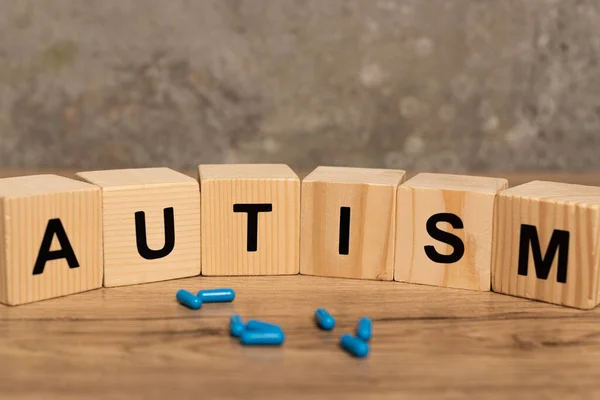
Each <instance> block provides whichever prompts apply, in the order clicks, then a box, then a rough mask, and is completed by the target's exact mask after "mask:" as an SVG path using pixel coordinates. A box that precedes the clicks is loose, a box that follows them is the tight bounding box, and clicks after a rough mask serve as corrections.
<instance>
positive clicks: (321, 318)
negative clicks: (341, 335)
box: [315, 308, 335, 331]
mask: <svg viewBox="0 0 600 400" xmlns="http://www.w3.org/2000/svg"><path fill="white" fill-rule="evenodd" d="M315 320H316V321H317V325H319V327H320V328H321V329H324V330H326V331H330V330H332V329H333V327H334V326H335V319H334V318H333V317H332V316H331V314H329V313H328V312H327V310H326V309H324V308H317V311H315Z"/></svg>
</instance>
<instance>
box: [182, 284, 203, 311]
mask: <svg viewBox="0 0 600 400" xmlns="http://www.w3.org/2000/svg"><path fill="white" fill-rule="evenodd" d="M176 297H177V301H179V302H180V303H181V304H183V305H184V306H186V307H188V308H191V309H192V310H197V309H199V308H200V307H202V299H200V298H199V297H198V296H196V295H195V294H193V293H190V292H188V291H187V290H183V289H181V290H179V291H178V292H177V296H176Z"/></svg>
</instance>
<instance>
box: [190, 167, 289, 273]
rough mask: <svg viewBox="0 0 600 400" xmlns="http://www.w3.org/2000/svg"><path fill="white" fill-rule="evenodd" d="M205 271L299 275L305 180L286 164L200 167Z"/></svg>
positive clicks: (203, 271) (203, 264)
mask: <svg viewBox="0 0 600 400" xmlns="http://www.w3.org/2000/svg"><path fill="white" fill-rule="evenodd" d="M198 172H199V175H200V191H201V199H202V200H201V201H202V275H285V274H297V273H298V262H299V261H298V255H299V250H298V247H299V234H300V179H299V178H298V176H297V175H296V174H295V173H294V171H292V170H291V169H290V167H288V166H287V165H282V164H273V165H271V164H229V165H227V164H223V165H200V166H198Z"/></svg>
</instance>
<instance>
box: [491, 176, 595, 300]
mask: <svg viewBox="0 0 600 400" xmlns="http://www.w3.org/2000/svg"><path fill="white" fill-rule="evenodd" d="M522 224H528V225H532V226H535V227H536V229H537V235H538V237H539V243H540V249H541V254H542V255H546V252H547V249H548V247H549V243H550V240H551V237H552V235H553V233H554V231H555V230H563V231H567V232H569V245H568V251H569V257H568V269H567V279H566V283H561V282H558V281H557V273H558V262H559V256H558V254H556V256H555V257H554V260H553V262H552V266H551V269H550V273H549V275H548V277H547V279H545V280H544V279H539V278H537V276H536V270H535V264H534V261H533V253H534V252H533V250H532V245H531V244H530V245H529V249H530V250H529V267H528V271H527V272H528V273H527V275H519V274H518V264H519V251H520V250H519V247H520V246H519V244H520V241H521V226H522ZM599 247H600V187H589V186H581V185H569V184H565V183H552V182H543V181H534V182H531V183H527V184H525V185H522V186H518V187H514V188H512V189H508V190H505V191H503V192H501V193H500V195H499V196H498V200H497V209H496V213H495V228H494V250H493V258H494V261H493V267H492V287H493V290H494V291H495V292H500V293H505V294H510V295H515V296H519V297H525V298H531V299H536V300H541V301H546V302H549V303H555V304H562V305H566V306H570V307H576V308H583V309H588V308H592V307H595V306H596V305H597V304H598V303H599V301H600V297H599V293H598V279H599V270H600V252H598V248H599ZM559 251H560V250H559Z"/></svg>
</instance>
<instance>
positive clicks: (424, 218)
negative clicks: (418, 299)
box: [395, 173, 508, 291]
mask: <svg viewBox="0 0 600 400" xmlns="http://www.w3.org/2000/svg"><path fill="white" fill-rule="evenodd" d="M507 187H508V181H507V180H506V179H499V178H485V177H475V176H461V175H447V174H428V173H424V174H418V175H416V176H415V177H413V178H412V179H409V180H408V181H406V182H405V183H404V184H403V185H401V186H400V187H399V188H398V212H397V224H396V225H397V236H396V261H395V264H396V272H395V280H397V281H401V282H410V283H419V284H426V285H434V286H444V287H451V288H460V289H470V290H481V291H489V290H490V269H491V261H492V260H491V258H492V230H493V219H494V201H495V199H496V196H497V193H498V192H499V191H500V190H503V189H506V188H507Z"/></svg>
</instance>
